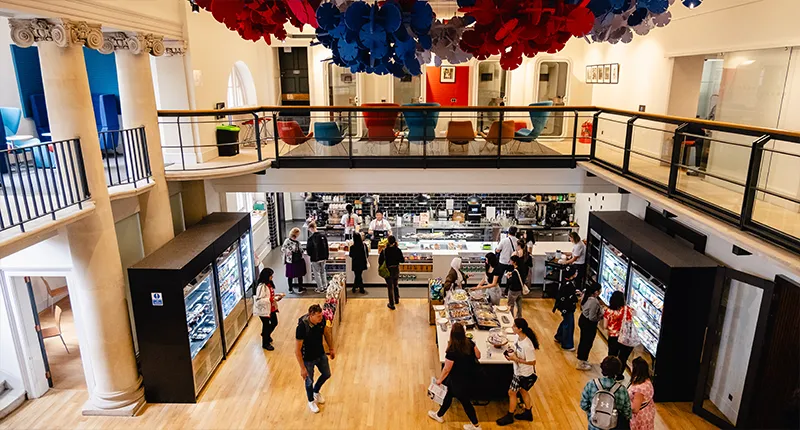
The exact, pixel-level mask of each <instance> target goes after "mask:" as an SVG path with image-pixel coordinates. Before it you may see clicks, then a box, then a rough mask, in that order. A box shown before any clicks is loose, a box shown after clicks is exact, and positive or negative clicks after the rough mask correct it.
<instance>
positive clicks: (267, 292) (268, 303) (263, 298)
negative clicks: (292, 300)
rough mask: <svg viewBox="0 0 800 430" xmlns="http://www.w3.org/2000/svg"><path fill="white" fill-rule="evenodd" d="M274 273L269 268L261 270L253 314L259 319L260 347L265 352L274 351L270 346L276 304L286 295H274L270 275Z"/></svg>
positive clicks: (276, 317)
mask: <svg viewBox="0 0 800 430" xmlns="http://www.w3.org/2000/svg"><path fill="white" fill-rule="evenodd" d="M274 273H275V272H274V271H273V270H272V269H270V268H269V267H267V268H265V269H263V270H261V272H260V273H259V275H258V287H256V296H255V303H254V305H253V314H255V315H256V316H258V317H259V319H261V347H262V348H264V349H266V350H267V351H274V350H275V347H274V346H272V332H274V331H275V327H277V326H278V302H279V301H280V300H281V299H282V298H284V297H285V296H286V294H283V293H278V294H275V284H274V283H273V282H272V275H273V274H274Z"/></svg>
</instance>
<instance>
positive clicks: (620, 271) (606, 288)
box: [600, 243, 628, 305]
mask: <svg viewBox="0 0 800 430" xmlns="http://www.w3.org/2000/svg"><path fill="white" fill-rule="evenodd" d="M627 276H628V260H627V259H626V258H625V256H623V255H622V253H621V252H619V251H618V250H617V248H614V247H613V246H611V245H610V244H608V243H605V244H603V251H602V254H601V256H600V299H601V300H602V301H603V303H605V304H606V305H608V303H609V301H610V300H611V294H613V293H614V291H622V292H625V284H626V283H627Z"/></svg>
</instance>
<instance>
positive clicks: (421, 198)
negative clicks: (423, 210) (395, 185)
mask: <svg viewBox="0 0 800 430" xmlns="http://www.w3.org/2000/svg"><path fill="white" fill-rule="evenodd" d="M414 199H415V200H416V201H417V204H418V205H420V206H424V205H427V204H428V202H429V201H430V200H431V198H430V197H428V195H427V194H422V193H420V194H417V197H415V198H414Z"/></svg>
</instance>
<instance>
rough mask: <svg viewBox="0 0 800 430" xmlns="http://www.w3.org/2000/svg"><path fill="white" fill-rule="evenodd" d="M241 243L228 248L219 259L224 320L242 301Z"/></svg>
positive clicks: (220, 292) (218, 268)
mask: <svg viewBox="0 0 800 430" xmlns="http://www.w3.org/2000/svg"><path fill="white" fill-rule="evenodd" d="M238 248H239V241H236V243H234V244H233V245H231V246H230V247H228V249H226V250H225V252H223V253H222V255H220V256H219V257H217V275H218V276H219V297H220V302H221V303H222V318H223V319H224V318H227V317H228V315H230V314H231V311H233V308H235V307H236V305H237V304H239V301H240V300H242V291H243V289H242V276H241V264H240V263H239V249H238Z"/></svg>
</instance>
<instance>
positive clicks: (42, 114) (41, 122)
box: [30, 94, 52, 142]
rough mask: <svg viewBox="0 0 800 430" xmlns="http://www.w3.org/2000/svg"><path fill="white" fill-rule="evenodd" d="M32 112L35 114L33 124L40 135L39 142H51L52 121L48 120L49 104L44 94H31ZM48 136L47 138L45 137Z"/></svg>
mask: <svg viewBox="0 0 800 430" xmlns="http://www.w3.org/2000/svg"><path fill="white" fill-rule="evenodd" d="M30 98H31V112H32V113H33V122H34V123H35V124H36V133H37V134H39V140H41V141H42V142H50V141H51V140H52V137H51V136H50V135H49V134H50V119H49V118H47V103H46V102H45V100H44V94H31V97H30ZM45 134H47V136H45Z"/></svg>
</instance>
